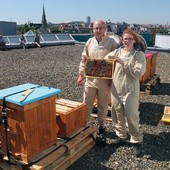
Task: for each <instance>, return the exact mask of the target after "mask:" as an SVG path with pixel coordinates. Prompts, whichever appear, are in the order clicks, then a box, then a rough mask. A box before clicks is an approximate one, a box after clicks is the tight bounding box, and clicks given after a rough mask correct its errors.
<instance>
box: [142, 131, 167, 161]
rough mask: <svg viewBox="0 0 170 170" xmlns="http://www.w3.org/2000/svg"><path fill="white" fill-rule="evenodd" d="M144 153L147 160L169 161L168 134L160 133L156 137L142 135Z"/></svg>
mask: <svg viewBox="0 0 170 170" xmlns="http://www.w3.org/2000/svg"><path fill="white" fill-rule="evenodd" d="M144 141H145V142H144V146H143V149H144V153H145V154H146V155H149V157H148V159H150V160H157V161H167V162H169V161H170V143H169V141H170V133H166V132H162V133H159V134H158V135H154V134H147V133H144Z"/></svg>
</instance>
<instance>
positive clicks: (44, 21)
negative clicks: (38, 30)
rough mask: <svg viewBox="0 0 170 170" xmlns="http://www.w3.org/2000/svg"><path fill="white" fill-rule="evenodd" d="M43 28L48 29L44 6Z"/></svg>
mask: <svg viewBox="0 0 170 170" xmlns="http://www.w3.org/2000/svg"><path fill="white" fill-rule="evenodd" d="M41 23H42V27H43V28H46V27H47V20H46V15H45V8H44V4H43V14H42V21H41Z"/></svg>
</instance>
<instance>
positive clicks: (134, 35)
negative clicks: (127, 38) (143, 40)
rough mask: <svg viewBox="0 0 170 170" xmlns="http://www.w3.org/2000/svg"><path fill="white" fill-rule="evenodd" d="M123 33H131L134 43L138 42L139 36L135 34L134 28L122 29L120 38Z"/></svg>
mask: <svg viewBox="0 0 170 170" xmlns="http://www.w3.org/2000/svg"><path fill="white" fill-rule="evenodd" d="M124 34H131V35H132V36H133V38H134V40H135V42H136V43H138V42H139V36H138V34H137V33H136V32H135V31H134V30H132V29H131V28H127V29H125V30H124V31H123V34H122V39H123V36H124Z"/></svg>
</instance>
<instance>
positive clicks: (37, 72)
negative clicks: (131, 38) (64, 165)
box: [0, 44, 170, 170]
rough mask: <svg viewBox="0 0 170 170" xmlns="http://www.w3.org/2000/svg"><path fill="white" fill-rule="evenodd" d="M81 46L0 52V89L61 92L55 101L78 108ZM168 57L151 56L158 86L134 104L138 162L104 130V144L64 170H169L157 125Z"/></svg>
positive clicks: (169, 90) (169, 88) (167, 149)
mask: <svg viewBox="0 0 170 170" xmlns="http://www.w3.org/2000/svg"><path fill="white" fill-rule="evenodd" d="M82 50H83V46H82V45H77V44H76V45H65V46H51V47H43V48H32V49H26V50H24V49H12V50H9V51H0V89H4V88H8V87H13V86H16V85H19V84H24V83H28V82H29V83H34V84H41V85H45V86H48V87H54V88H59V89H61V90H62V93H61V94H60V97H62V98H65V99H70V100H74V101H79V102H82V94H83V87H77V85H76V79H77V76H78V66H79V62H80V56H81V52H82ZM169 66H170V53H164V52H159V53H158V55H157V63H156V74H158V75H160V79H161V83H160V84H159V85H156V86H155V87H154V89H153V91H152V93H151V94H150V95H147V94H144V95H142V96H141V100H140V107H139V110H140V118H141V120H140V125H141V126H140V128H141V131H142V132H143V134H144V145H143V156H142V157H139V158H137V157H134V156H133V153H132V147H130V146H128V145H127V146H123V147H116V146H114V145H112V144H111V142H110V141H111V139H112V138H114V136H115V134H114V132H113V128H112V126H111V123H110V122H108V124H107V125H108V126H107V141H108V142H107V144H106V145H105V146H97V145H96V146H94V147H93V149H91V150H90V151H89V152H87V153H86V154H85V155H83V156H82V157H81V158H80V159H79V160H77V161H76V162H75V163H74V164H72V165H71V166H70V167H69V168H68V169H69V170H74V169H75V170H83V169H85V170H91V169H96V170H109V169H115V170H124V169H130V170H132V169H133V170H139V169H140V170H141V169H142V170H152V169H154V170H170V125H169V126H168V125H164V124H163V123H162V122H161V121H160V119H161V117H162V115H163V113H164V107H165V106H170V71H169V70H170V69H169Z"/></svg>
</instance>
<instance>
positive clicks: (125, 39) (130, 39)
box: [123, 38, 134, 41]
mask: <svg viewBox="0 0 170 170" xmlns="http://www.w3.org/2000/svg"><path fill="white" fill-rule="evenodd" d="M123 40H124V41H127V40H128V41H132V40H134V39H133V38H124V39H123Z"/></svg>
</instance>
